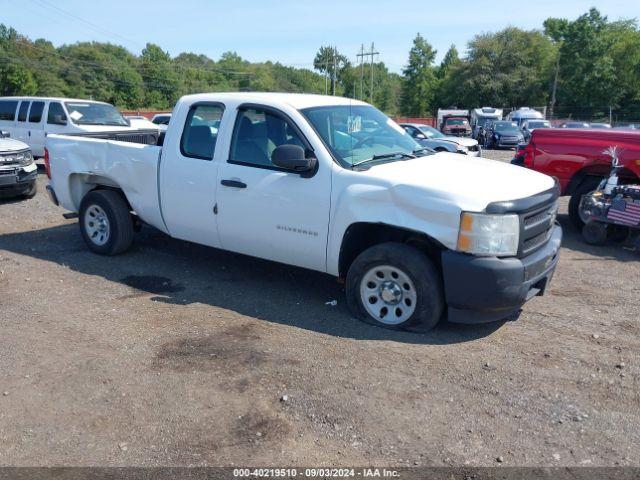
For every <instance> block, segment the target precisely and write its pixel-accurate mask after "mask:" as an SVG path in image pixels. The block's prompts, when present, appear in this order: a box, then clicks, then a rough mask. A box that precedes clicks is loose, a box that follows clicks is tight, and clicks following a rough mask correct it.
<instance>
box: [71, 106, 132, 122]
mask: <svg viewBox="0 0 640 480" xmlns="http://www.w3.org/2000/svg"><path fill="white" fill-rule="evenodd" d="M65 105H66V107H67V111H68V112H69V118H71V120H72V121H73V123H75V124H76V125H112V126H118V127H127V126H128V125H129V123H128V122H127V120H126V119H125V118H124V117H123V116H122V114H121V113H120V112H119V111H118V110H116V108H115V107H114V106H113V105H109V104H107V103H90V102H65Z"/></svg>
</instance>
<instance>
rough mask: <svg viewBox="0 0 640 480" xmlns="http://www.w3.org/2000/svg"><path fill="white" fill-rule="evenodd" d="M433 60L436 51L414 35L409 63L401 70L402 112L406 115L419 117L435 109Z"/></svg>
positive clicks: (435, 80) (435, 79) (420, 37)
mask: <svg viewBox="0 0 640 480" xmlns="http://www.w3.org/2000/svg"><path fill="white" fill-rule="evenodd" d="M435 58H436V51H435V50H434V49H433V48H432V47H431V45H430V44H429V43H428V42H427V41H426V40H425V39H424V38H423V37H422V35H420V34H418V35H416V38H414V40H413V47H412V48H411V50H410V51H409V62H408V64H407V66H406V67H405V69H404V70H403V74H404V80H403V85H402V111H403V113H405V114H406V115H410V116H415V117H421V116H425V115H428V114H430V113H431V112H432V110H433V109H434V108H435V105H434V98H435V92H436V88H437V78H436V74H435V68H434V66H433V62H434V60H435Z"/></svg>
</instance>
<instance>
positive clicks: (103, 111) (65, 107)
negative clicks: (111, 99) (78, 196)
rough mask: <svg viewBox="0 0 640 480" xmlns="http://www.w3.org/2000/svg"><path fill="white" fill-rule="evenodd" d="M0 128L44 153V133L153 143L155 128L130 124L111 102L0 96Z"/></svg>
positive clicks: (36, 152)
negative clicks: (137, 126) (143, 127)
mask: <svg viewBox="0 0 640 480" xmlns="http://www.w3.org/2000/svg"><path fill="white" fill-rule="evenodd" d="M0 130H4V131H7V132H9V134H10V135H11V138H14V139H16V140H20V141H21V142H24V143H26V144H27V145H29V147H31V151H32V152H33V155H34V156H36V157H42V156H44V143H45V138H46V137H47V135H50V134H60V135H87V136H94V137H102V138H113V139H115V138H117V139H120V140H124V141H130V142H137V143H147V144H155V143H156V141H157V139H158V135H159V133H158V130H157V129H155V128H154V129H146V130H145V129H139V128H136V127H133V126H131V125H130V123H129V121H128V120H127V119H125V118H124V117H123V116H122V114H121V113H120V112H119V111H118V110H117V109H116V108H115V107H114V106H113V105H110V104H108V103H104V102H94V101H92V100H79V99H71V98H52V97H0Z"/></svg>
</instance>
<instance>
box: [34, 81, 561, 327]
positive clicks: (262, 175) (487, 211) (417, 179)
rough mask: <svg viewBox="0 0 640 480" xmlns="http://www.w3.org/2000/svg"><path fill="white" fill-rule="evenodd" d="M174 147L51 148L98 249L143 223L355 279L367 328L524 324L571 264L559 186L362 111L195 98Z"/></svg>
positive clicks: (119, 247) (255, 97) (76, 140)
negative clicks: (563, 247)
mask: <svg viewBox="0 0 640 480" xmlns="http://www.w3.org/2000/svg"><path fill="white" fill-rule="evenodd" d="M162 143H163V144H162V146H150V145H137V144H130V143H122V142H118V141H111V140H99V139H92V138H81V137H64V136H56V135H49V136H48V137H47V145H46V146H47V156H46V158H45V161H46V165H47V168H48V169H49V171H50V176H51V183H50V185H49V186H48V188H47V190H48V192H49V194H50V196H51V198H52V200H53V201H54V203H56V204H59V205H62V207H64V208H65V209H67V210H70V211H71V212H78V214H79V224H80V231H81V233H82V236H83V237H84V239H85V241H86V243H87V245H88V246H89V248H90V249H91V250H93V251H94V252H96V253H100V254H105V255H113V254H117V253H120V252H123V251H125V250H126V249H127V248H128V247H129V246H130V244H131V242H132V240H133V236H134V223H138V222H144V223H146V224H149V225H152V226H153V227H155V228H158V229H160V230H162V231H163V232H165V233H166V234H168V235H171V236H172V237H176V238H180V239H184V240H189V241H192V242H196V243H200V244H204V245H210V246H212V247H217V248H222V249H226V250H232V251H235V252H240V253H243V254H247V255H252V256H255V257H260V258H264V259H269V260H274V261H278V262H282V263H287V264H290V265H297V266H300V267H305V268H309V269H312V270H318V271H321V272H327V273H329V274H331V275H335V276H337V277H340V278H344V279H346V297H347V304H348V306H349V308H350V309H351V311H352V312H353V313H354V314H355V315H356V316H357V317H359V318H361V319H362V320H365V321H368V322H370V323H374V324H377V325H381V326H386V327H390V328H417V327H418V326H419V327H420V329H422V330H424V329H427V328H431V327H433V326H434V325H435V324H436V323H437V322H438V321H439V320H440V319H441V318H443V317H444V316H446V317H447V318H448V320H449V321H453V322H462V323H479V322H487V321H494V320H501V319H504V318H507V317H510V316H511V315H512V314H514V313H515V312H517V311H519V309H520V308H521V306H522V305H523V304H524V303H525V302H526V301H527V300H529V299H531V298H532V297H533V296H535V295H541V294H542V293H543V292H544V290H545V288H546V287H547V285H548V283H549V281H550V279H551V277H552V275H553V272H554V269H555V267H556V263H557V261H558V251H559V248H560V241H561V237H562V231H561V229H560V227H559V226H558V225H557V224H556V221H555V218H556V212H557V208H558V205H557V198H558V188H557V186H556V184H555V182H554V180H553V179H552V178H551V177H548V176H545V175H542V174H539V173H537V172H534V171H531V170H526V169H523V168H519V167H516V166H512V165H509V164H505V163H501V162H496V161H491V160H485V159H479V158H472V159H470V158H468V157H466V156H464V155H456V154H451V153H436V154H434V153H433V152H432V151H431V150H429V149H424V148H421V146H420V145H419V144H418V143H416V142H415V141H414V140H413V139H412V138H411V136H410V135H408V134H407V133H406V132H405V131H404V130H403V129H402V128H401V127H399V126H398V125H397V124H396V123H394V122H393V121H392V120H390V119H389V118H388V117H387V116H385V115H384V114H383V113H381V112H380V111H378V110H376V109H375V108H374V107H372V106H370V105H368V104H366V103H363V102H359V101H355V100H350V99H346V98H338V97H328V96H319V95H301V94H275V93H244V92H243V93H220V94H214V93H212V94H201V95H190V96H186V97H183V98H182V99H180V101H179V102H178V103H177V105H176V107H175V109H174V110H173V116H172V117H171V122H170V124H169V127H168V129H167V132H166V137H164V139H163V141H162Z"/></svg>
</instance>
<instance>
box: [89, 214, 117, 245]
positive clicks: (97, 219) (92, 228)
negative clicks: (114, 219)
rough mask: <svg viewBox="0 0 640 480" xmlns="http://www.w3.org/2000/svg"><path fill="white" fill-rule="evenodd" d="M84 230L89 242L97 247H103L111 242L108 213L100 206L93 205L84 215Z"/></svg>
mask: <svg viewBox="0 0 640 480" xmlns="http://www.w3.org/2000/svg"><path fill="white" fill-rule="evenodd" d="M84 229H85V232H87V236H88V237H89V240H91V242H92V243H93V244H95V245H98V246H103V245H105V244H106V243H107V242H108V241H109V236H110V234H111V226H110V224H109V217H107V213H106V212H105V211H104V210H103V209H102V207H99V206H98V205H91V206H89V208H87V211H86V212H85V214H84Z"/></svg>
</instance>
